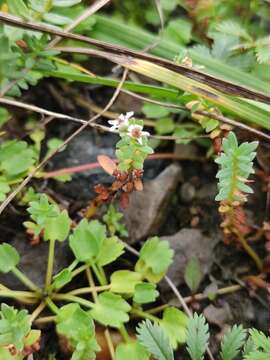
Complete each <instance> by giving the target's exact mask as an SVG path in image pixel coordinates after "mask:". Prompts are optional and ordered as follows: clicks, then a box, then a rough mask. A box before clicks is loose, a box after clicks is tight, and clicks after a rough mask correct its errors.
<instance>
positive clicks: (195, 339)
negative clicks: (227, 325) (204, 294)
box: [187, 313, 209, 360]
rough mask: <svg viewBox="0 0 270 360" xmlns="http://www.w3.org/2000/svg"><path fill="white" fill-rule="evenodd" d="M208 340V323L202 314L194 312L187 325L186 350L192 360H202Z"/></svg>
mask: <svg viewBox="0 0 270 360" xmlns="http://www.w3.org/2000/svg"><path fill="white" fill-rule="evenodd" d="M208 340H209V327H208V324H207V323H206V320H205V318H204V316H203V315H200V316H199V315H198V314H196V313H195V314H194V315H193V318H192V319H190V320H189V323H188V327H187V351H188V353H189V355H190V357H191V359H192V360H203V356H204V354H205V351H206V348H207V345H208Z"/></svg>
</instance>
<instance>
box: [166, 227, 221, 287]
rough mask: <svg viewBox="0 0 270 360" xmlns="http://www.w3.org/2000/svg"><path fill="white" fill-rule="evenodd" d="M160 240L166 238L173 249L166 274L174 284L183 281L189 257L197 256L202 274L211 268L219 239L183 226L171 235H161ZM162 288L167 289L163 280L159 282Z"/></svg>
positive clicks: (179, 283) (176, 284) (177, 284)
mask: <svg viewBox="0 0 270 360" xmlns="http://www.w3.org/2000/svg"><path fill="white" fill-rule="evenodd" d="M160 239H161V240H167V241H168V242H169V244H170V247H171V248H172V249H173V250H174V258H173V263H172V264H171V266H170V267H169V270H168V273H167V275H168V276H169V278H170V279H171V280H172V281H173V283H174V284H175V286H179V285H182V284H184V283H185V280H184V273H185V268H186V265H187V263H188V261H189V259H190V258H191V257H194V256H195V257H197V258H198V260H199V262H200V266H201V272H202V274H203V276H205V275H206V274H208V273H209V272H210V270H211V267H212V265H213V262H214V260H215V257H214V248H215V246H216V245H217V243H218V241H219V236H216V237H209V236H205V235H204V234H203V233H202V232H201V231H200V230H199V229H189V228H184V229H181V230H180V231H178V232H177V233H176V234H174V235H172V236H162V237H161V238H160ZM160 287H161V289H162V290H164V291H166V290H168V289H169V287H168V284H167V283H166V282H165V281H162V282H161V283H160Z"/></svg>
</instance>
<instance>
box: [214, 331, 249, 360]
mask: <svg viewBox="0 0 270 360" xmlns="http://www.w3.org/2000/svg"><path fill="white" fill-rule="evenodd" d="M245 339H246V331H245V330H244V329H243V327H242V326H241V325H239V326H237V325H234V326H233V327H232V329H231V331H230V332H229V333H227V334H226V335H225V336H224V339H223V341H222V344H221V353H220V356H221V359H222V360H233V359H235V358H236V357H237V355H238V354H239V352H240V349H241V347H242V346H243V345H244V343H245Z"/></svg>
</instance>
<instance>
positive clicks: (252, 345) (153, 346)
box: [137, 313, 270, 360]
mask: <svg viewBox="0 0 270 360" xmlns="http://www.w3.org/2000/svg"><path fill="white" fill-rule="evenodd" d="M186 337H187V340H186V350H187V353H188V356H189V359H191V360H203V359H205V354H206V351H207V348H208V344H209V338H210V334H209V326H208V324H207V322H206V320H205V318H204V316H203V315H198V314H196V313H195V314H194V315H193V316H192V317H191V318H190V319H189V321H188V325H187V330H186ZM137 338H138V341H139V343H140V344H141V345H142V346H144V347H145V349H147V350H148V351H149V352H150V353H151V354H152V355H153V357H154V358H155V359H157V360H174V355H173V350H172V347H171V344H170V341H169V339H168V337H167V335H166V333H165V332H164V331H163V329H162V328H161V327H160V326H159V325H157V324H156V323H152V322H151V321H150V320H145V321H143V322H141V323H140V324H139V326H138V327H137ZM220 348H221V349H220V352H219V356H218V359H220V360H236V359H240V356H241V359H242V360H267V359H269V358H270V338H269V337H267V336H266V335H265V334H264V333H263V332H260V331H258V330H256V329H249V330H246V329H244V328H243V327H242V325H234V326H233V327H232V328H231V330H230V331H228V332H227V333H226V334H225V335H224V336H223V339H222V341H221V345H220Z"/></svg>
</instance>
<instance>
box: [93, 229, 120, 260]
mask: <svg viewBox="0 0 270 360" xmlns="http://www.w3.org/2000/svg"><path fill="white" fill-rule="evenodd" d="M123 253H124V244H123V243H121V242H120V241H119V239H118V237H117V236H113V237H111V238H106V239H105V240H104V241H103V244H102V247H101V250H100V254H99V256H98V257H97V264H98V265H99V266H104V265H108V264H110V263H111V262H113V261H115V260H116V259H117V258H118V257H119V256H121V255H122V254H123Z"/></svg>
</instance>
